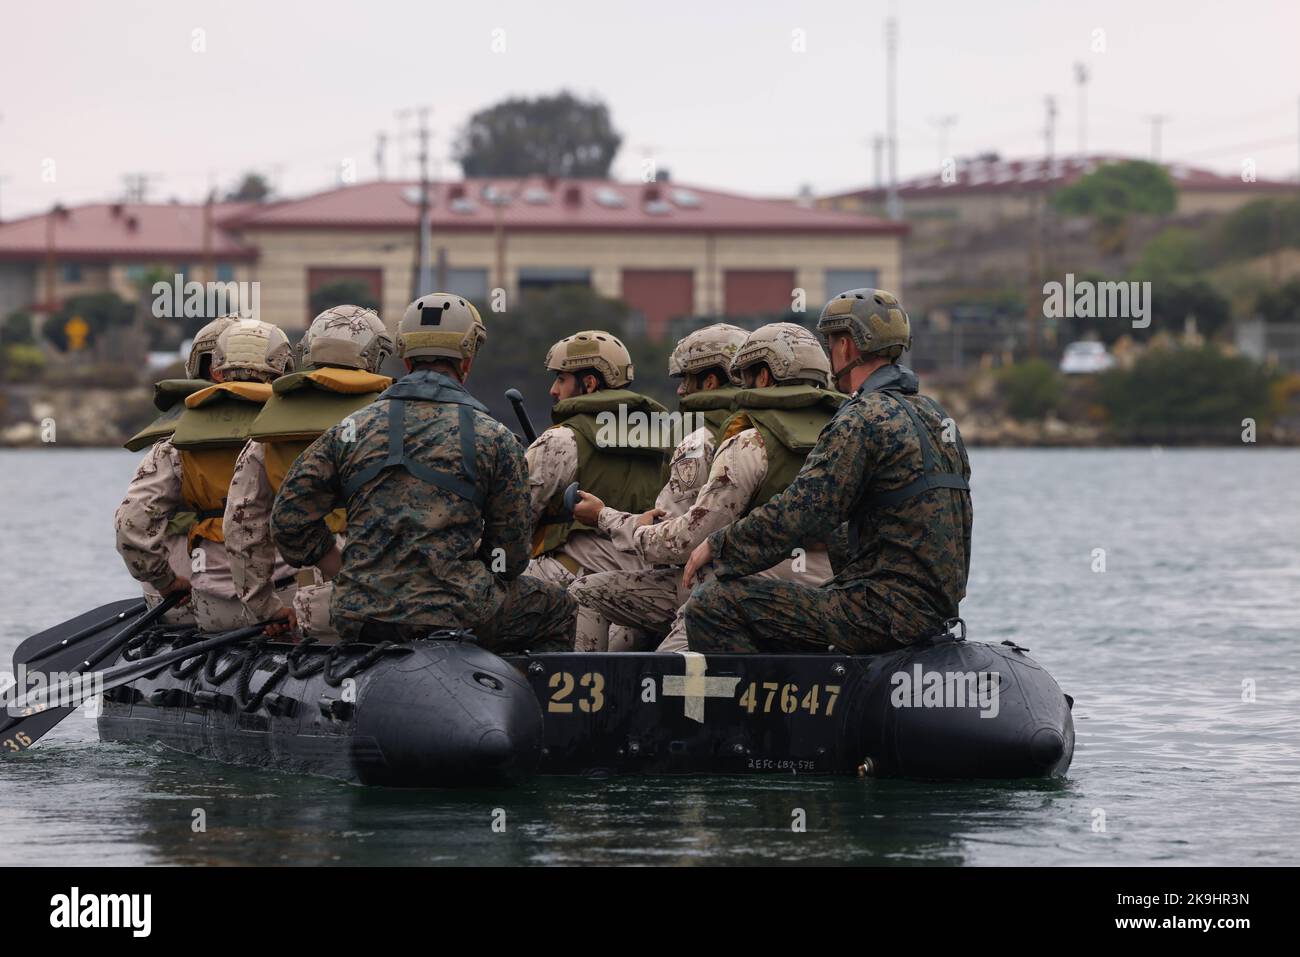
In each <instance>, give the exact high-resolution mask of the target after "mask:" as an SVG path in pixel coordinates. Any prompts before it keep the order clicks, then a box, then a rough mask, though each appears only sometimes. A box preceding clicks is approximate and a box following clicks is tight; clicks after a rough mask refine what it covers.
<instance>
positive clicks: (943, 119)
mask: <svg viewBox="0 0 1300 957" xmlns="http://www.w3.org/2000/svg"><path fill="white" fill-rule="evenodd" d="M956 122H957V117H955V116H953V115H952V114H951V113H950V114H948V115H946V116H935V117H931V118H930V125H931V126H933V127H935V128H936V129H937V130H938V131H939V166H940V168H942V167H943V164H944V161H945V160H947V159H948V130H950V129H951V128H952V126H953V124H954V123H956Z"/></svg>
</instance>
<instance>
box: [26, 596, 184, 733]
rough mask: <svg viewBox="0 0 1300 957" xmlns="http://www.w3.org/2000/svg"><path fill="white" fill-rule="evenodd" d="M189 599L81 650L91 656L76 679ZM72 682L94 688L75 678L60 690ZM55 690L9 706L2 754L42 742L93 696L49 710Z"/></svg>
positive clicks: (170, 599)
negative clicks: (94, 645) (54, 728)
mask: <svg viewBox="0 0 1300 957" xmlns="http://www.w3.org/2000/svg"><path fill="white" fill-rule="evenodd" d="M187 597H189V593H188V592H177V593H175V594H172V595H168V596H167V597H166V598H164V599H163V600H162V601H160V602H159V603H158V604H157V605H155V606H154V607H153V608H150V609H149V610H148V611H146V612H145V613H144V614H143V615H141V616H140V617H139V618H137V619H136V620H135V621H133V622H131V623H130V624H129V625H127V626H126V627H125V628H123V629H121V630H120V631H119V632H117V633H116V634H115V635H113V636H112V637H111V638H109V639H108V640H107V641H105V642H103V643H102V644H100V645H98V646H97V647H94V648H80V649H78V651H87V652H88V654H87V655H86V656H85V657H83V658H81V660H80V661H78V662H77V663H76V666H75V667H73V668H72V669H71V671H70V674H71V675H73V676H79V675H83V674H85V673H86V672H88V671H91V670H92V669H93V668H94V667H95V665H97V664H99V663H100V662H101V661H103V660H104V659H105V658H107V657H108V656H109V655H111V654H114V653H116V652H117V651H118V649H120V648H121V647H122V646H123V645H125V644H126V643H127V642H128V641H130V640H131V639H132V638H134V637H135V636H136V635H138V634H140V632H142V631H144V630H145V629H146V628H148V627H149V626H150V625H152V624H153V623H154V622H156V621H157V620H158V619H159V618H161V617H162V616H163V615H165V614H166V613H167V612H168V611H170V610H171V609H172V608H174V607H175V606H176V605H177V604H179V603H180V602H181V601H183V600H184V599H185V598H187ZM28 640H30V639H28ZM69 647H71V646H69ZM59 650H60V649H58V648H57V647H51V648H50V649H48V651H47V653H46V654H45V655H43V657H47V658H50V657H66V650H65V651H64V654H63V655H55V654H54V652H56V651H59ZM49 670H50V671H60V670H62V669H59V668H53V667H51V668H49ZM70 683H76V684H78V685H80V686H85V685H90V686H91V687H92V688H93V683H92V682H86V681H85V680H84V679H83V680H78V679H77V678H76V677H73V678H70V679H69V681H66V682H63V684H62V685H60V687H63V686H65V685H68V684H70ZM20 690H22V689H19V688H17V687H15V691H16V692H17V691H20ZM53 690H54V689H51V688H46V689H44V690H43V691H41V692H37V693H33V694H25V695H22V696H21V697H20V698H19V699H18V701H15V702H14V703H12V704H10V705H9V706H8V708H7V709H6V711H5V715H6V716H5V720H4V721H3V723H0V734H2V735H4V738H3V739H2V740H0V751H10V752H12V751H25V750H27V748H29V747H31V746H32V745H33V744H35V743H36V742H37V741H39V740H40V739H41V738H42V737H43V736H44V735H45V734H47V733H48V732H49V731H50V729H52V728H53V727H54V726H55V725H57V724H58V723H59V722H60V721H62V720H63V719H64V718H66V717H67V716H68V715H70V714H72V712H73V711H75V710H76V709H77V706H78V705H80V704H81V703H82V701H85V699H86V698H88V697H90V694H87V695H85V696H84V697H82V698H81V699H80V700H79V701H77V702H76V703H75V704H71V705H69V704H68V703H67V702H62V703H61V705H60V706H58V707H50V705H49V701H50V700H51V699H56V700H57V695H55V694H52V693H51V692H52V691H53ZM96 693H98V691H97V690H95V691H92V692H91V694H96ZM33 699H35V700H33Z"/></svg>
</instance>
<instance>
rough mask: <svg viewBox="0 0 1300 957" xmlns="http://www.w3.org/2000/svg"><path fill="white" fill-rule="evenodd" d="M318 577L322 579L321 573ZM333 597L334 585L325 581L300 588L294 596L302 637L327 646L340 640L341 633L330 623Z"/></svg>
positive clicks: (295, 613)
mask: <svg viewBox="0 0 1300 957" xmlns="http://www.w3.org/2000/svg"><path fill="white" fill-rule="evenodd" d="M313 571H315V570H314V569H313ZM316 577H317V578H320V572H319V571H317V572H316ZM333 595H334V583H333V582H327V581H324V580H323V579H322V580H320V581H317V582H316V583H315V584H312V585H299V586H298V590H297V592H295V593H294V596H293V613H294V615H296V616H297V618H298V633H299V634H300V635H302V637H304V638H314V639H315V640H316V641H319V642H323V643H325V644H333V643H335V642H337V641H338V640H339V633H338V631H337V630H335V628H334V625H333V624H332V623H331V622H330V598H332V597H333Z"/></svg>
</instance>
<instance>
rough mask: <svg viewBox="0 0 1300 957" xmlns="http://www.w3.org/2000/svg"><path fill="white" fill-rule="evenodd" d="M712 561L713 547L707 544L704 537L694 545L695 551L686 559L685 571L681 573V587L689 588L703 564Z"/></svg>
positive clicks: (707, 541)
mask: <svg viewBox="0 0 1300 957" xmlns="http://www.w3.org/2000/svg"><path fill="white" fill-rule="evenodd" d="M712 561H713V548H712V547H711V546H710V545H709V540H708V539H707V538H706V539H705V540H704V541H702V542H700V544H698V545H696V546H695V551H693V552H691V557H690V558H689V559H687V561H686V571H684V572H683V573H682V587H683V588H690V587H691V586H692V583H693V581H694V580H695V579H696V578H698V577H699V575H700V572H701V571H702V570H703V568H704V566H705V565H707V564H709V563H710V562H712Z"/></svg>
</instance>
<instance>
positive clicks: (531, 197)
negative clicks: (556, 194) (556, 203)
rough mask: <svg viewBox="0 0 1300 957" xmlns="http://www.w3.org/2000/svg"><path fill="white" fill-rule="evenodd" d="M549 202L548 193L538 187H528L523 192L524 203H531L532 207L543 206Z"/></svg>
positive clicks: (549, 196)
mask: <svg viewBox="0 0 1300 957" xmlns="http://www.w3.org/2000/svg"><path fill="white" fill-rule="evenodd" d="M550 201H551V193H550V191H549V190H545V189H542V188H541V187H540V186H530V187H529V188H528V189H526V190H524V202H525V203H531V204H532V205H533V206H545V205H546V204H547V203H549V202H550Z"/></svg>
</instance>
